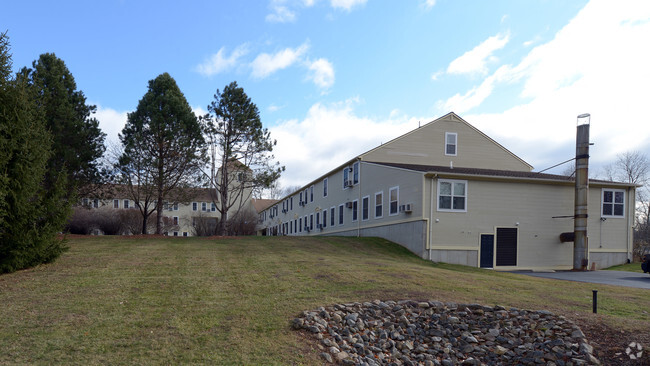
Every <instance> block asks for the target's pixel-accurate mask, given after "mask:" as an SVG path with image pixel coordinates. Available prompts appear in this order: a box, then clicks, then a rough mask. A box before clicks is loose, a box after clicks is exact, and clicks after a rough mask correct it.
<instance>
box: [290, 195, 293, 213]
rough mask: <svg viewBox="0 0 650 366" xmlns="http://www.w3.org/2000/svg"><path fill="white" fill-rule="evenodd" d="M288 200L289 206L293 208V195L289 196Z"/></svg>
mask: <svg viewBox="0 0 650 366" xmlns="http://www.w3.org/2000/svg"><path fill="white" fill-rule="evenodd" d="M289 202H290V204H289V206H290V207H289V208H290V209H292V210H293V196H291V198H290V199H289Z"/></svg>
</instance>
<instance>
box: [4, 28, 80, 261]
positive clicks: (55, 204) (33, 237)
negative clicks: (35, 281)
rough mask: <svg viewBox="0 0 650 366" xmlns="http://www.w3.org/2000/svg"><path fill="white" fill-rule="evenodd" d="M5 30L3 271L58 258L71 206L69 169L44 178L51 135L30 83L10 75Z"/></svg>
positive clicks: (9, 59) (9, 58) (62, 249)
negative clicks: (46, 181) (67, 182)
mask: <svg viewBox="0 0 650 366" xmlns="http://www.w3.org/2000/svg"><path fill="white" fill-rule="evenodd" d="M10 73H11V55H10V53H9V42H8V38H7V35H6V33H4V34H1V35H0V149H2V154H0V273H3V272H12V271H15V270H18V269H23V268H27V267H31V266H35V265H38V264H40V263H47V262H50V261H52V260H54V259H56V258H57V257H58V256H59V255H60V254H61V253H62V252H63V251H64V250H65V249H66V247H65V245H64V243H63V241H62V240H61V239H59V238H57V233H58V232H60V231H61V229H62V228H63V225H64V224H65V220H66V219H67V216H68V214H69V211H70V207H69V205H68V204H67V203H66V202H65V200H63V195H64V193H65V179H66V178H65V173H60V174H52V181H51V184H50V186H49V187H47V188H46V187H45V185H44V184H43V183H44V179H45V175H46V172H47V170H48V168H47V162H48V158H49V157H50V156H51V154H52V152H51V148H50V147H51V144H52V142H51V137H50V134H49V133H48V131H47V130H46V127H45V124H44V118H43V114H42V113H41V110H40V109H39V108H38V105H37V104H36V102H35V100H34V99H33V98H32V97H31V93H30V92H29V90H28V86H27V84H26V83H25V82H24V80H21V79H12V78H11V77H10Z"/></svg>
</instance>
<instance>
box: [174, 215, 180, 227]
mask: <svg viewBox="0 0 650 366" xmlns="http://www.w3.org/2000/svg"><path fill="white" fill-rule="evenodd" d="M179 222H180V221H179V220H178V216H173V217H172V224H174V223H175V224H174V225H177V226H178V225H179Z"/></svg>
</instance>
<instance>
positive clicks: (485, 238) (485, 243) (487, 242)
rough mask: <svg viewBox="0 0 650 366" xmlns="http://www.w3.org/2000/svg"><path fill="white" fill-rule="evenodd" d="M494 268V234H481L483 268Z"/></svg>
mask: <svg viewBox="0 0 650 366" xmlns="http://www.w3.org/2000/svg"><path fill="white" fill-rule="evenodd" d="M492 267H494V234H481V268H492Z"/></svg>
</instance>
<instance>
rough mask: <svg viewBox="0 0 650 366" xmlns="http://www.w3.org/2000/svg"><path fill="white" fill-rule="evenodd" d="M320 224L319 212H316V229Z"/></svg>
mask: <svg viewBox="0 0 650 366" xmlns="http://www.w3.org/2000/svg"><path fill="white" fill-rule="evenodd" d="M319 224H320V212H316V227H318V225H319Z"/></svg>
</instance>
